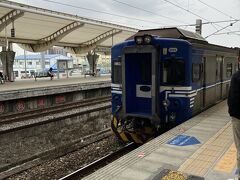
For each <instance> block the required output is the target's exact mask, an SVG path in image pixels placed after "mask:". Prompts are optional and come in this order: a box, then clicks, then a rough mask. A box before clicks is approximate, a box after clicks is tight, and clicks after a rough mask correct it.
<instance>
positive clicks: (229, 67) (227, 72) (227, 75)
mask: <svg viewBox="0 0 240 180" xmlns="http://www.w3.org/2000/svg"><path fill="white" fill-rule="evenodd" d="M232 69H233V67H232V63H228V64H227V69H226V77H231V76H232Z"/></svg>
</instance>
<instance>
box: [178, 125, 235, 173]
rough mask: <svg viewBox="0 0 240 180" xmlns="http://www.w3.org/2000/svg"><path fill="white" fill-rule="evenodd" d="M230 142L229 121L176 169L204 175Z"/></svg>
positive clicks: (230, 128) (230, 127)
mask: <svg viewBox="0 0 240 180" xmlns="http://www.w3.org/2000/svg"><path fill="white" fill-rule="evenodd" d="M232 142H233V138H232V126H231V123H230V122H229V123H227V124H226V125H225V126H224V127H223V128H222V129H220V130H219V131H218V132H217V133H216V134H215V135H214V136H213V137H211V138H210V139H209V140H208V141H207V142H206V143H205V144H204V145H202V146H201V147H200V148H199V149H198V150H197V151H196V152H195V153H194V154H193V155H192V156H191V157H190V158H189V159H187V160H186V161H185V162H184V163H183V164H182V165H181V166H180V168H179V169H178V171H181V172H184V173H187V174H192V175H196V176H204V175H205V174H206V173H207V172H208V170H209V169H210V168H211V167H212V166H213V165H214V164H215V162H216V161H217V159H219V157H220V156H221V155H222V154H223V153H224V151H225V150H226V149H227V148H228V147H229V146H230V145H231V144H232Z"/></svg>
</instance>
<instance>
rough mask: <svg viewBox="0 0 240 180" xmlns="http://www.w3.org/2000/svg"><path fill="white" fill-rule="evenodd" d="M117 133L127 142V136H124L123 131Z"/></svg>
mask: <svg viewBox="0 0 240 180" xmlns="http://www.w3.org/2000/svg"><path fill="white" fill-rule="evenodd" d="M119 135H120V136H121V138H122V140H123V141H125V142H128V141H129V140H128V138H127V136H126V135H125V134H124V133H123V132H121V133H119Z"/></svg>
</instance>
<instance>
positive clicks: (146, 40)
mask: <svg viewBox="0 0 240 180" xmlns="http://www.w3.org/2000/svg"><path fill="white" fill-rule="evenodd" d="M134 40H135V43H136V44H137V45H143V44H144V45H148V44H151V43H152V36H151V35H148V34H145V35H143V36H135V37H134Z"/></svg>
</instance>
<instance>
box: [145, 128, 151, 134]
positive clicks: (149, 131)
mask: <svg viewBox="0 0 240 180" xmlns="http://www.w3.org/2000/svg"><path fill="white" fill-rule="evenodd" d="M144 132H145V133H147V134H152V133H153V130H152V128H150V127H145V128H144Z"/></svg>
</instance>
